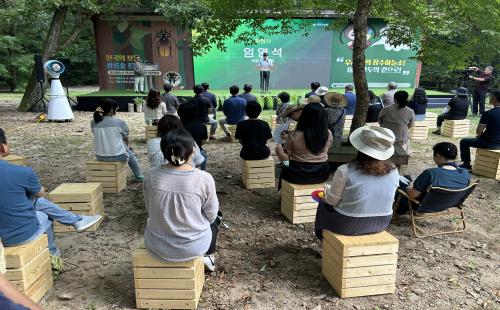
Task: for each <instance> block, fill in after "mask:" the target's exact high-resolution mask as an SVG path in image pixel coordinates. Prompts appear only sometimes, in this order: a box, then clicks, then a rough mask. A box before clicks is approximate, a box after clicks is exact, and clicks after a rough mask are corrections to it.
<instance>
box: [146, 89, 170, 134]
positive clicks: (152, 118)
mask: <svg viewBox="0 0 500 310" xmlns="http://www.w3.org/2000/svg"><path fill="white" fill-rule="evenodd" d="M145 103H146V104H145V105H144V121H145V122H146V124H147V125H149V124H152V125H156V124H158V120H159V119H160V118H161V117H162V116H163V115H165V114H167V106H166V105H165V102H162V101H161V97H160V91H159V90H158V89H156V88H151V89H150V90H149V93H148V97H147V98H146V102H145Z"/></svg>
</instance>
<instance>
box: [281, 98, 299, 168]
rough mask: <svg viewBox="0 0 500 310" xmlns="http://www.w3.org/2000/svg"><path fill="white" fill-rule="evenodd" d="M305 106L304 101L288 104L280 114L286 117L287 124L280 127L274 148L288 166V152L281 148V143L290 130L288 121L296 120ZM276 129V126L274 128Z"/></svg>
mask: <svg viewBox="0 0 500 310" xmlns="http://www.w3.org/2000/svg"><path fill="white" fill-rule="evenodd" d="M305 106H306V104H305V103H301V104H290V105H288V106H287V107H286V109H285V111H283V113H282V114H281V117H282V118H286V119H287V120H288V121H287V123H286V124H287V125H286V127H282V128H280V129H281V130H280V132H279V140H278V141H280V142H278V141H276V139H275V140H274V141H275V142H276V149H275V152H276V155H277V156H278V159H279V160H281V161H282V162H283V164H284V165H285V166H288V163H289V157H288V154H287V153H286V152H285V150H284V149H283V143H284V142H285V140H286V138H287V137H288V133H289V132H290V131H291V130H290V121H294V122H298V121H299V118H300V116H301V115H302V109H304V107H305ZM276 129H278V128H276ZM275 134H276V130H275Z"/></svg>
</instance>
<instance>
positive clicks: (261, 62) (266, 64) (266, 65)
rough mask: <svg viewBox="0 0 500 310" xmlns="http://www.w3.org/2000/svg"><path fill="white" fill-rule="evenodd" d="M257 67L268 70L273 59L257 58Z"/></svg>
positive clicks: (271, 65)
mask: <svg viewBox="0 0 500 310" xmlns="http://www.w3.org/2000/svg"><path fill="white" fill-rule="evenodd" d="M259 67H260V70H262V71H269V70H271V68H272V67H273V61H272V60H271V59H269V58H268V59H264V58H261V59H259Z"/></svg>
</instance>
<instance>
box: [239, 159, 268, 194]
mask: <svg viewBox="0 0 500 310" xmlns="http://www.w3.org/2000/svg"><path fill="white" fill-rule="evenodd" d="M241 171H242V179H243V184H244V185H245V188H246V189H254V188H269V187H272V188H274V187H275V186H276V184H275V175H274V159H273V158H272V157H269V158H267V159H263V160H242V161H241Z"/></svg>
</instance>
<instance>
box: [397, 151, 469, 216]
mask: <svg viewBox="0 0 500 310" xmlns="http://www.w3.org/2000/svg"><path fill="white" fill-rule="evenodd" d="M432 152H433V156H432V159H433V160H434V163H435V164H436V165H437V167H433V168H429V169H426V170H424V172H422V173H421V174H420V175H419V176H418V177H417V178H416V179H415V181H414V182H410V183H409V184H408V185H406V186H403V184H401V186H400V187H402V189H403V190H405V191H406V192H407V193H408V196H410V197H411V198H414V199H417V200H419V201H422V199H423V198H424V196H425V193H426V192H427V189H428V188H429V187H430V186H431V185H432V186H438V187H443V188H447V189H463V188H466V187H467V186H469V183H470V174H469V172H468V171H467V170H466V169H464V168H461V167H459V166H458V165H457V164H456V163H455V159H456V158H457V153H458V150H457V147H456V146H455V144H453V143H450V142H440V143H438V144H436V145H434V147H433V148H432ZM407 178H409V176H407ZM396 199H397V196H396ZM407 211H408V201H407V200H406V198H404V197H402V199H401V201H400V204H399V208H398V209H397V210H396V213H397V214H399V215H402V214H405V213H406V212H407Z"/></svg>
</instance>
